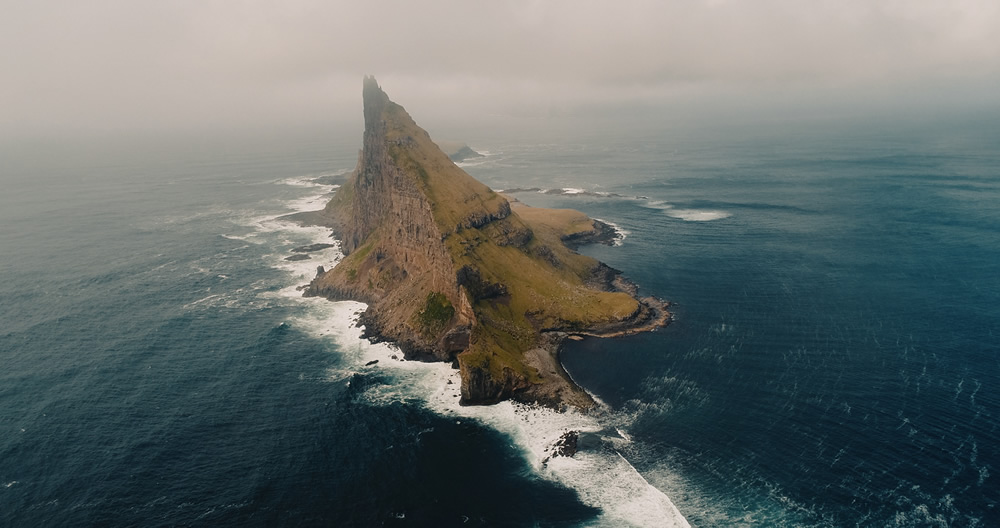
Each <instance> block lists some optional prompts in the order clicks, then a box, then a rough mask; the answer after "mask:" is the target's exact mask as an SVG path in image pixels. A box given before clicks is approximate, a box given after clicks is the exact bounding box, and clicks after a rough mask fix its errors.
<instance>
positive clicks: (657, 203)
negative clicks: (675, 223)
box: [642, 200, 732, 222]
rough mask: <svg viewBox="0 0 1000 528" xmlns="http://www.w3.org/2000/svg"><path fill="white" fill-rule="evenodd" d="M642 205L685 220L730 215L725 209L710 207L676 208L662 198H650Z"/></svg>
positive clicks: (718, 217) (710, 218)
mask: <svg viewBox="0 0 1000 528" xmlns="http://www.w3.org/2000/svg"><path fill="white" fill-rule="evenodd" d="M642 206H643V207H646V208H647V209H659V210H660V211H663V212H665V213H666V214H667V216H669V217H671V218H677V219H679V220H684V221H685V222H710V221H712V220H720V219H722V218H728V217H730V216H732V215H731V214H730V213H728V212H726V211H718V210H712V209H678V208H676V207H674V205H673V204H669V203H667V202H665V201H663V200H650V201H648V202H646V203H645V204H642Z"/></svg>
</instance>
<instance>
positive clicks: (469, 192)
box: [306, 77, 669, 408]
mask: <svg viewBox="0 0 1000 528" xmlns="http://www.w3.org/2000/svg"><path fill="white" fill-rule="evenodd" d="M363 99H364V117H365V131H364V136H363V142H362V149H361V152H360V153H359V156H358V163H357V167H356V168H355V169H354V172H353V173H352V174H351V177H350V178H349V179H348V181H347V182H346V184H344V185H343V186H342V187H341V188H340V189H338V191H337V193H336V194H335V195H334V197H333V199H332V200H331V201H330V203H329V204H327V206H326V208H325V209H324V211H323V215H324V216H325V217H326V220H327V221H328V223H329V225H332V226H333V229H334V233H335V235H336V236H337V237H338V238H339V239H340V240H341V243H342V249H343V251H344V254H345V255H346V256H345V257H344V259H343V260H341V261H340V263H338V264H337V265H336V266H335V267H334V268H333V269H331V270H329V271H325V272H321V273H319V274H318V275H317V277H316V278H315V279H314V280H313V281H312V283H311V284H310V285H309V287H308V288H307V290H306V294H307V295H319V296H325V297H328V298H331V299H354V300H359V301H363V302H365V303H367V304H368V309H367V311H366V312H365V313H364V314H363V316H362V322H363V323H364V324H365V326H366V333H367V336H368V337H370V338H373V339H384V340H390V341H393V342H395V343H396V344H397V345H398V346H399V347H400V349H401V350H402V351H403V352H404V354H405V355H406V357H407V358H409V359H421V360H438V361H449V362H452V363H453V364H454V365H456V366H457V367H458V368H459V369H461V377H462V402H463V403H466V404H488V403H495V402H497V401H500V400H504V399H514V400H517V401H522V402H538V403H541V404H544V405H548V406H552V407H556V408H560V407H563V406H567V405H569V406H574V407H579V408H587V407H590V406H592V405H593V400H592V399H591V398H590V396H589V395H588V394H587V393H586V392H585V391H583V390H582V389H580V388H579V387H577V386H576V385H574V384H573V383H572V382H571V381H570V380H569V377H568V376H567V375H566V373H565V371H564V370H563V369H562V367H561V365H560V363H559V361H558V359H557V357H556V354H557V350H558V346H559V343H560V342H561V340H562V339H563V338H565V337H566V336H567V335H571V334H575V335H593V336H608V335H622V334H624V333H630V332H635V331H641V330H647V329H652V328H656V327H658V326H662V325H664V324H666V323H667V321H668V320H669V314H668V313H667V312H666V310H665V307H666V303H664V302H662V301H659V300H657V299H652V298H645V299H637V298H636V296H635V291H636V290H635V287H634V286H633V285H631V283H629V282H628V281H625V280H624V279H623V278H622V277H621V276H620V273H619V272H617V271H616V270H613V269H611V268H609V267H607V266H605V265H603V264H601V263H600V262H598V261H596V260H594V259H592V258H590V257H586V256H583V255H580V254H578V253H576V252H575V251H573V250H572V249H570V248H568V247H567V246H566V245H565V244H564V242H563V241H564V240H574V241H579V240H586V239H587V238H588V237H593V238H598V237H599V236H600V235H601V233H606V232H607V231H606V229H603V227H604V226H602V224H600V223H599V222H596V221H594V220H591V219H590V218H588V217H586V216H585V215H583V214H582V213H579V212H577V211H572V210H550V209H540V208H531V207H527V206H524V205H522V204H520V203H517V202H513V203H512V200H508V198H507V197H505V196H503V195H502V194H499V193H496V192H494V191H493V190H491V189H490V188H489V187H487V186H486V185H484V184H482V183H480V182H478V181H476V180H475V179H474V178H472V177H471V176H469V175H468V174H467V173H465V171H463V170H462V169H460V168H459V167H458V166H456V165H455V164H454V163H453V162H452V160H450V159H449V157H448V156H447V155H446V154H445V153H444V152H442V151H441V149H440V148H438V146H437V145H436V144H435V143H434V142H433V141H431V138H430V136H429V135H428V134H427V132H425V131H424V130H423V129H421V128H420V127H418V126H417V125H416V123H415V122H414V121H413V119H411V118H410V116H409V114H407V113H406V111H405V110H404V109H403V107H401V106H399V105H398V104H396V103H394V102H392V101H391V100H389V97H388V96H387V95H386V94H385V92H384V91H382V89H381V88H380V87H379V85H378V83H377V82H376V81H375V79H374V78H373V77H366V78H365V79H364V89H363Z"/></svg>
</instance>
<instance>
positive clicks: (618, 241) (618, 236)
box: [594, 218, 632, 246]
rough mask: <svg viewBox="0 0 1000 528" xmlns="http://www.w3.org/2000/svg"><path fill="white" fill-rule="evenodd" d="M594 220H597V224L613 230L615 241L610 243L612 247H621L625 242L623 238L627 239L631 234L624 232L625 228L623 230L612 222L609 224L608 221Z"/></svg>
mask: <svg viewBox="0 0 1000 528" xmlns="http://www.w3.org/2000/svg"><path fill="white" fill-rule="evenodd" d="M594 220H597V221H598V222H602V223H605V224H607V225H609V226H611V229H614V230H615V239H614V241H613V242H612V245H615V246H620V245H622V244H623V243H624V242H625V237H627V236H628V235H630V234H632V232H631V231H628V230H626V229H625V228H623V227H622V226H620V225H618V224H616V223H614V222H609V221H608V220H604V219H603V218H595V219H594Z"/></svg>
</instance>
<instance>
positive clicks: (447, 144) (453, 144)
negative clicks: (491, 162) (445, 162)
mask: <svg viewBox="0 0 1000 528" xmlns="http://www.w3.org/2000/svg"><path fill="white" fill-rule="evenodd" d="M434 144H435V145H437V146H438V148H440V149H441V152H444V153H445V154H446V155H447V156H448V159H450V160H451V161H454V162H455V163H458V162H460V161H465V160H467V159H474V158H484V157H485V156H483V155H482V154H481V153H479V152H476V151H474V150H472V148H471V147H469V146H468V145H466V144H465V143H462V142H460V141H435V142H434Z"/></svg>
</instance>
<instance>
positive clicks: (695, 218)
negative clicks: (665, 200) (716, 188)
mask: <svg viewBox="0 0 1000 528" xmlns="http://www.w3.org/2000/svg"><path fill="white" fill-rule="evenodd" d="M667 216H670V217H673V218H678V219H680V220H684V221H685V222H710V221H712V220H720V219H723V218H728V217H730V216H732V215H730V214H729V213H727V212H726V211H713V210H700V209H668V210H667Z"/></svg>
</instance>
